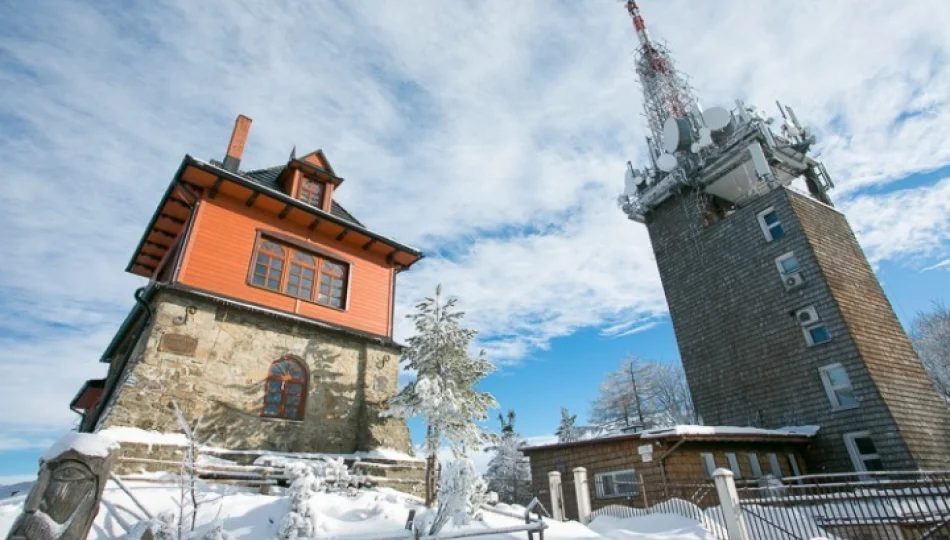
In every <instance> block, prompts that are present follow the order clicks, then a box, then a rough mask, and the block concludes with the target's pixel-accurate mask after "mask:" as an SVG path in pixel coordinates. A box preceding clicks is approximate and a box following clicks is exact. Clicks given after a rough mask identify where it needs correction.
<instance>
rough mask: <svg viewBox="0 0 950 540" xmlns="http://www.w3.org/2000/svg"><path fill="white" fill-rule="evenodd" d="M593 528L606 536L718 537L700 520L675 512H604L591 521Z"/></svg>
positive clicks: (631, 539)
mask: <svg viewBox="0 0 950 540" xmlns="http://www.w3.org/2000/svg"><path fill="white" fill-rule="evenodd" d="M590 528H591V529H592V530H593V531H595V532H596V533H598V534H600V535H601V536H602V537H603V538H613V539H615V540H715V537H714V536H712V535H710V534H709V533H707V532H706V530H705V529H703V528H702V526H700V524H699V522H698V521H695V520H692V519H687V518H684V517H682V516H677V515H675V514H651V515H648V516H641V517H633V518H615V517H611V516H601V517H598V518H597V519H595V520H594V521H592V522H591V524H590Z"/></svg>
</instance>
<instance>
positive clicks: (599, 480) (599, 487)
mask: <svg viewBox="0 0 950 540" xmlns="http://www.w3.org/2000/svg"><path fill="white" fill-rule="evenodd" d="M628 473H629V474H631V475H633V479H634V482H633V486H634V488H633V493H616V494H612V495H608V494H606V493H604V482H603V478H605V477H610V479H611V482H612V485H613V486H616V485H617V480H616V479H615V477H616V476H617V475H620V474H628ZM623 483H624V484H626V483H627V482H623ZM594 495H595V496H596V497H597V498H598V499H625V498H629V497H637V496H639V495H640V482H638V481H637V471H636V469H620V470H616V471H605V472H599V473H596V474H594Z"/></svg>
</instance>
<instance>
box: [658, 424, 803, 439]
mask: <svg viewBox="0 0 950 540" xmlns="http://www.w3.org/2000/svg"><path fill="white" fill-rule="evenodd" d="M817 433H818V426H787V427H782V428H778V429H761V428H754V427H739V426H693V425H679V426H673V427H667V428H656V429H648V430H646V431H643V432H641V433H640V438H642V439H659V438H662V437H669V436H671V435H725V436H728V435H750V436H754V435H759V436H762V437H814V436H815V434H817Z"/></svg>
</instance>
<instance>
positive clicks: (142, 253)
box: [139, 251, 162, 261]
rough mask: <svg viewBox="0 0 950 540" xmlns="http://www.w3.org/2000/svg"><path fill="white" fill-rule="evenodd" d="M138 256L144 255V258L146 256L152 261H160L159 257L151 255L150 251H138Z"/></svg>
mask: <svg viewBox="0 0 950 540" xmlns="http://www.w3.org/2000/svg"><path fill="white" fill-rule="evenodd" d="M139 257H146V258H148V259H152V260H153V261H161V260H162V258H161V257H158V256H155V255H152V254H151V253H145V252H144V251H143V252H141V253H139Z"/></svg>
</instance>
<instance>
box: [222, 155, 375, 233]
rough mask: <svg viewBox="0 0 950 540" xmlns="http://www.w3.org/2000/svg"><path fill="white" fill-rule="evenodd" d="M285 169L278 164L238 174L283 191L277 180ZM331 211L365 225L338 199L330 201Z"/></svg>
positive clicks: (335, 214)
mask: <svg viewBox="0 0 950 540" xmlns="http://www.w3.org/2000/svg"><path fill="white" fill-rule="evenodd" d="M283 170H284V166H283V165H278V166H276V167H270V168H267V169H257V170H256V171H241V172H239V173H238V174H240V175H241V176H243V177H245V178H247V179H248V180H252V181H254V182H257V183H258V184H260V185H262V186H264V187H268V188H271V189H276V190H277V191H283V190H284V188H283V186H281V185H280V184H279V183H278V182H277V179H278V178H280V173H281V172H283ZM330 213H331V214H333V215H334V216H336V217H338V218H340V219H345V220H347V221H350V222H352V223H355V224H356V225H359V226H361V227H362V226H363V224H362V223H360V221H359V220H358V219H356V218H355V217H353V214H351V213H349V212H347V211H346V208H343V207H342V206H340V203H338V202H336V201H331V202H330Z"/></svg>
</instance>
